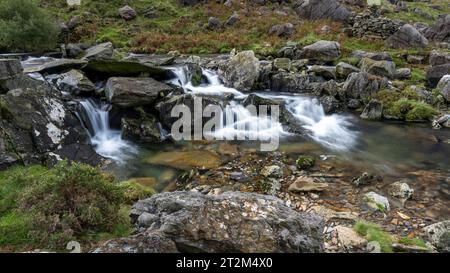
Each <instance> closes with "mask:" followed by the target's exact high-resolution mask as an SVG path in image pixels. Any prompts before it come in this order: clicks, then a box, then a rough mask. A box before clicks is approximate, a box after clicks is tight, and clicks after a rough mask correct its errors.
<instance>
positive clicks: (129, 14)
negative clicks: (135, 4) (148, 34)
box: [119, 5, 137, 21]
mask: <svg viewBox="0 0 450 273" xmlns="http://www.w3.org/2000/svg"><path fill="white" fill-rule="evenodd" d="M119 15H120V17H122V19H124V20H125V21H130V20H133V19H135V18H136V17H137V12H136V11H135V10H134V9H133V8H131V7H130V6H128V5H126V6H124V7H121V8H120V9H119Z"/></svg>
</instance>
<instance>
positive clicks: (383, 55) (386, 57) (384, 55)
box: [352, 50, 393, 61]
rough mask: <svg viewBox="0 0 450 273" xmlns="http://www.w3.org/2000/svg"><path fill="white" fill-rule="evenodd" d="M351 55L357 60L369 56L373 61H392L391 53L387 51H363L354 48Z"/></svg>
mask: <svg viewBox="0 0 450 273" xmlns="http://www.w3.org/2000/svg"><path fill="white" fill-rule="evenodd" d="M352 57H353V58H356V59H358V60H361V59H362V58H369V59H372V60H374V61H393V59H392V57H391V55H390V54H389V53H388V52H376V53H372V52H365V51H362V50H355V51H353V52H352Z"/></svg>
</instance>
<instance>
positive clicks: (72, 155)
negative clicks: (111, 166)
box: [45, 143, 106, 167]
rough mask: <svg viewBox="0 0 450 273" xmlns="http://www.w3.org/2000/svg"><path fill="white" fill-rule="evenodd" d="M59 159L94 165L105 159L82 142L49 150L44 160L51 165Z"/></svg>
mask: <svg viewBox="0 0 450 273" xmlns="http://www.w3.org/2000/svg"><path fill="white" fill-rule="evenodd" d="M61 160H68V161H69V162H72V161H73V162H83V163H85V164H89V165H91V166H94V167H97V166H102V165H103V164H104V163H105V162H106V159H105V158H103V157H102V156H100V155H99V154H97V152H96V151H95V150H94V148H93V147H92V146H91V145H89V144H82V143H72V144H68V145H64V146H62V147H60V148H58V149H56V150H54V151H52V152H49V153H48V154H47V158H46V160H45V161H46V164H47V165H48V166H53V165H55V164H56V163H57V162H58V161H61Z"/></svg>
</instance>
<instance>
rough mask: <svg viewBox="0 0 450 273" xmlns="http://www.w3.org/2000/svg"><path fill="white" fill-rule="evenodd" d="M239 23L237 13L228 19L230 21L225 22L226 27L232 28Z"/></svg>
mask: <svg viewBox="0 0 450 273" xmlns="http://www.w3.org/2000/svg"><path fill="white" fill-rule="evenodd" d="M238 21H239V15H238V14H237V13H236V12H235V13H234V14H233V15H231V16H230V18H228V20H227V21H226V22H225V24H224V25H225V27H232V26H234V25H235V24H236V23H237V22H238Z"/></svg>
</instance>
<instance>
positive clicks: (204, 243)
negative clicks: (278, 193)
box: [131, 192, 323, 253]
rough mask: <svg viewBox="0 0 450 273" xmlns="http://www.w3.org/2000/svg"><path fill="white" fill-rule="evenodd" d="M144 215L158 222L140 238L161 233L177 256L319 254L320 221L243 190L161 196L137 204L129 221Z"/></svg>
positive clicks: (278, 200)
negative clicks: (190, 254)
mask: <svg viewBox="0 0 450 273" xmlns="http://www.w3.org/2000/svg"><path fill="white" fill-rule="evenodd" d="M144 212H145V213H150V214H153V215H155V216H156V217H157V221H155V222H153V223H152V224H151V226H145V227H143V228H142V229H140V232H139V234H142V233H143V232H150V231H158V232H161V233H163V234H164V235H167V236H168V237H170V238H171V239H172V240H173V241H174V242H175V243H176V246H177V250H178V251H180V252H199V251H201V252H208V253H213V252H270V253H273V252H319V251H321V250H322V247H321V245H322V229H323V222H322V220H321V219H320V218H319V217H317V216H315V215H312V214H306V213H298V212H296V211H294V210H292V209H290V208H288V207H286V206H285V204H284V202H283V201H282V200H280V199H278V198H275V197H271V196H266V195H259V194H254V193H243V192H226V193H224V194H221V195H203V194H200V193H195V192H172V193H163V194H157V195H154V196H152V197H151V198H149V199H145V200H141V201H139V202H138V203H136V204H135V205H134V206H133V209H132V213H131V216H132V219H137V218H138V217H139V216H140V215H142V214H143V213H144ZM261 215H264V217H261ZM141 230H142V231H141ZM141 242H142V241H141ZM143 248H145V246H143ZM132 249H133V248H132Z"/></svg>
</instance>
